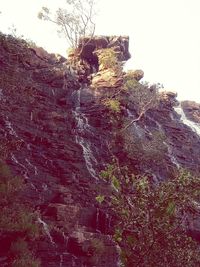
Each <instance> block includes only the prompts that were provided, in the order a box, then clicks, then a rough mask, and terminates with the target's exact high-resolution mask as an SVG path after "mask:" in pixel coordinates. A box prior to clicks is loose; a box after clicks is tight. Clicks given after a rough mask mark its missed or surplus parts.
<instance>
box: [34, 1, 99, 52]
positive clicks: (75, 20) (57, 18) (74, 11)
mask: <svg viewBox="0 0 200 267" xmlns="http://www.w3.org/2000/svg"><path fill="white" fill-rule="evenodd" d="M94 9H95V0H84V1H80V0H66V8H59V9H58V10H57V11H56V14H55V15H52V13H51V12H50V10H49V8H47V7H43V8H42V10H41V11H40V12H39V14H38V18H39V19H42V20H46V21H50V22H52V23H54V24H56V25H57V26H58V28H59V30H58V33H62V34H64V36H65V38H66V39H67V42H68V43H69V45H70V46H71V47H72V48H77V47H78V42H79V39H80V38H84V37H92V36H93V35H94V32H95V23H94V22H93V18H94V15H95V11H94Z"/></svg>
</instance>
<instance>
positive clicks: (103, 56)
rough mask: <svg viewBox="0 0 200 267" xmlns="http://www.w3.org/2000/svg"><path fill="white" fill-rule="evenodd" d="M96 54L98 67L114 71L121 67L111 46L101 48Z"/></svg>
mask: <svg viewBox="0 0 200 267" xmlns="http://www.w3.org/2000/svg"><path fill="white" fill-rule="evenodd" d="M98 54H99V56H98V59H99V66H100V67H99V68H100V69H112V70H114V71H119V70H121V69H122V67H121V64H120V62H119V60H118V58H117V54H116V52H115V51H114V49H113V48H106V49H101V50H100V53H98Z"/></svg>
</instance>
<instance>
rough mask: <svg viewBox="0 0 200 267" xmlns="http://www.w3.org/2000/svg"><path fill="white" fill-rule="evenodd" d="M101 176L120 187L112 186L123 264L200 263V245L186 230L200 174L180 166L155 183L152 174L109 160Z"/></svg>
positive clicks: (149, 266)
mask: <svg viewBox="0 0 200 267" xmlns="http://www.w3.org/2000/svg"><path fill="white" fill-rule="evenodd" d="M101 176H102V177H103V178H104V179H106V180H108V181H110V183H112V182H113V181H112V180H113V177H116V179H117V180H118V183H119V184H120V186H119V187H118V191H115V190H114V191H113V195H112V197H111V199H112V200H111V207H112V209H113V212H114V213H115V214H116V218H117V219H116V229H115V233H114V238H115V240H116V242H118V244H119V246H120V248H121V258H122V262H123V266H126V267H133V266H139V267H154V266H156V267H161V266H166V267H171V266H177V267H178V266H194V267H196V266H199V264H200V256H199V255H200V254H199V252H200V249H199V245H198V244H197V243H196V242H195V241H193V240H192V239H191V238H190V237H189V236H188V234H187V224H186V221H187V218H189V217H190V216H191V212H192V210H194V203H196V201H198V200H199V196H200V178H198V177H193V176H191V175H190V174H189V173H187V172H184V171H180V173H179V174H178V175H177V176H176V177H175V178H173V179H172V180H167V181H165V182H162V183H160V184H157V185H154V184H152V183H151V181H150V178H148V177H145V176H138V175H133V174H130V173H129V172H128V169H127V168H120V167H119V166H118V165H117V164H115V165H109V166H108V167H107V169H106V170H104V171H103V172H102V173H101Z"/></svg>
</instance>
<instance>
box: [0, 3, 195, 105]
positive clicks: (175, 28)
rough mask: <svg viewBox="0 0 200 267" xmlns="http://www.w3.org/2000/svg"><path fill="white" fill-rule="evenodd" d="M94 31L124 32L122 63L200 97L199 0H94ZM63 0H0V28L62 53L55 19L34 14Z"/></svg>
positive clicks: (154, 80) (181, 96) (190, 96)
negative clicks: (127, 39) (126, 49)
mask: <svg viewBox="0 0 200 267" xmlns="http://www.w3.org/2000/svg"><path fill="white" fill-rule="evenodd" d="M97 1H98V6H97V7H98V15H97V17H96V34H97V35H129V37H130V47H129V50H130V53H131V55H132V58H131V59H130V60H129V61H128V62H127V64H126V68H127V69H142V70H143V71H144V73H145V76H144V80H145V81H149V82H150V83H161V84H163V85H164V87H165V89H166V90H170V91H175V92H177V93H178V99H179V100H186V99H187V100H194V101H196V102H199V103H200V30H199V26H200V16H199V14H200V0H97ZM64 3H65V0H17V1H16V0H0V11H1V14H0V31H2V32H5V33H6V32H8V28H10V27H12V25H15V27H16V29H17V33H18V34H19V35H21V34H22V35H24V37H25V38H27V39H31V40H33V41H34V42H35V43H36V44H37V45H38V46H42V47H44V48H45V49H46V50H47V51H48V52H54V53H60V54H62V55H63V56H65V57H66V55H67V52H66V51H67V48H68V44H67V42H66V40H65V39H63V38H59V37H58V35H57V31H56V27H55V25H53V24H51V23H49V22H45V21H41V20H39V19H38V18H37V14H38V12H39V11H40V10H41V7H42V6H47V7H50V8H52V9H56V7H64Z"/></svg>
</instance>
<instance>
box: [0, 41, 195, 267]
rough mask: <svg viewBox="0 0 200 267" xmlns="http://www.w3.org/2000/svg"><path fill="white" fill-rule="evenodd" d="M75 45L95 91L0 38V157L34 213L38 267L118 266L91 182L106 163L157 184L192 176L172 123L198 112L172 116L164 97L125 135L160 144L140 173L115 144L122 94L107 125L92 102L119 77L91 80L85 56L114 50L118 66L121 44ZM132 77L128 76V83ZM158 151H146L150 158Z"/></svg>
mask: <svg viewBox="0 0 200 267" xmlns="http://www.w3.org/2000/svg"><path fill="white" fill-rule="evenodd" d="M83 42H84V43H86V46H85V47H84V49H83V50H82V51H81V57H82V59H84V60H85V61H87V64H88V65H87V66H88V69H87V71H88V73H87V74H88V75H91V74H92V72H94V70H92V68H91V66H92V65H96V68H97V70H96V71H97V73H93V74H94V76H93V82H94V80H95V79H96V82H95V83H96V84H97V83H98V84H99V87H100V88H99V90H95V89H94V88H91V87H90V86H89V85H88V81H89V80H88V79H86V81H87V83H86V82H85V80H84V82H83V78H84V77H85V75H86V72H84V71H83V74H80V73H79V71H80V69H77V70H75V69H74V68H72V66H71V65H70V64H69V61H68V60H66V59H64V58H63V57H59V56H55V55H49V54H47V53H46V52H45V51H44V50H42V49H33V48H29V47H28V46H27V44H26V43H23V42H20V41H18V40H15V39H13V38H12V37H5V36H0V102H1V111H0V112H1V116H0V126H1V130H0V137H1V141H0V158H1V159H4V160H5V161H6V163H7V164H8V165H9V166H10V168H11V169H12V171H13V172H14V173H15V174H16V175H20V176H22V177H23V178H24V180H25V181H26V192H25V197H26V199H27V201H28V202H31V203H33V204H34V206H35V208H37V209H39V210H40V215H41V217H40V218H38V222H39V223H40V225H41V227H42V229H43V235H42V236H41V238H40V240H39V241H38V244H37V256H38V257H39V258H40V259H41V262H42V264H41V265H42V267H46V266H48V267H49V266H51V267H57V266H62V267H67V266H75V267H83V266H85V267H92V266H93V267H94V266H95V267H108V266H109V267H117V266H120V261H119V249H118V247H117V245H116V243H115V241H114V240H113V239H112V233H113V231H114V227H113V224H114V218H113V215H112V213H110V210H109V205H108V203H103V204H101V205H99V204H98V202H97V201H96V200H95V198H96V196H97V195H98V194H99V192H103V193H104V195H105V196H107V195H109V194H110V193H111V191H112V190H113V189H112V188H111V187H110V186H109V185H108V184H107V183H106V182H105V181H103V180H102V179H100V178H99V172H100V171H101V170H102V169H103V168H104V167H105V166H106V164H107V163H109V162H111V161H112V157H113V155H114V156H115V157H117V158H118V160H119V162H120V163H124V162H126V164H127V165H128V167H130V169H133V170H137V172H143V173H148V174H149V173H151V174H152V175H153V176H154V177H156V178H155V179H157V180H163V179H165V178H168V177H169V176H170V175H172V174H173V173H174V172H176V170H177V169H178V168H180V167H183V168H187V169H188V170H190V171H192V172H197V173H198V172H199V171H200V155H199V151H200V134H199V133H198V132H197V131H195V130H194V128H193V127H192V126H191V125H190V124H188V121H187V118H183V115H182V114H183V113H182V112H183V111H185V112H186V110H187V112H190V110H192V111H191V112H192V113H194V112H197V115H198V114H199V113H198V112H199V105H198V104H195V105H194V103H193V104H191V105H186V104H184V103H182V106H183V110H182V109H181V107H178V108H179V109H177V108H176V107H174V106H177V101H176V100H175V98H176V96H175V95H174V94H173V93H169V92H168V93H165V94H164V95H163V96H162V101H160V103H159V106H158V107H157V108H156V109H151V110H148V112H147V113H146V114H145V116H144V117H143V118H142V119H141V120H140V121H139V122H138V123H137V124H132V125H131V126H130V127H129V132H128V133H129V137H130V138H132V137H134V139H136V140H138V143H142V142H143V143H145V142H148V141H149V140H152V139H153V136H156V134H162V135H164V136H165V142H163V141H160V145H161V148H162V151H163V154H162V164H161V160H160V158H159V160H154V161H152V160H151V159H149V158H147V159H146V161H145V163H144V164H143V162H142V161H141V160H140V159H139V158H138V153H136V152H134V151H135V150H132V151H126V149H125V148H124V146H123V142H124V140H122V138H121V137H119V135H118V129H120V127H122V123H124V122H130V120H132V119H133V118H134V117H136V116H137V112H136V110H135V106H134V102H131V101H132V100H130V99H129V98H128V96H127V92H124V93H123V95H122V98H123V99H122V100H123V101H122V102H123V106H122V108H121V111H120V113H119V114H118V117H119V116H120V119H119V120H117V121H114V122H113V120H111V118H112V114H111V113H109V111H108V110H107V108H106V107H105V106H104V105H103V104H102V102H101V99H102V97H104V96H105V95H106V94H107V95H109V94H111V93H112V94H113V92H115V91H114V90H113V91H112V90H110V89H111V88H114V89H116V88H119V86H121V85H122V82H123V78H122V77H121V76H119V77H118V76H116V77H115V73H113V74H112V73H110V72H109V70H101V74H99V73H98V68H99V66H98V58H97V57H96V56H95V53H93V52H94V50H95V49H103V48H109V47H114V48H115V49H116V51H117V52H119V54H120V55H121V58H120V60H122V61H124V60H127V59H128V58H129V57H130V54H129V52H128V38H127V37H112V38H109V37H98V38H97V37H95V38H94V39H92V40H89V41H88V40H87V39H86V40H83ZM84 64H85V63H84ZM82 66H84V65H82ZM103 71H104V73H103ZM81 75H83V76H81ZM98 75H99V76H98ZM134 75H136V73H135V74H134ZM142 76H143V74H142V72H140V73H139V72H137V77H136V78H137V79H136V78H135V79H136V80H139V79H140V78H141V77H142ZM80 77H82V78H80ZM98 77H99V78H98ZM110 77H112V78H110ZM113 77H115V78H116V80H113ZM109 79H111V80H109ZM120 79H121V80H120ZM109 84H112V86H108V85H109ZM106 89H107V90H106ZM111 91H112V92H111ZM110 92H111V93H110ZM186 106H187V107H186ZM188 106H189V107H188ZM188 110H189V111H188ZM187 112H186V114H187ZM187 117H188V116H187ZM188 118H189V117H188ZM194 121H195V120H194ZM196 122H197V121H196ZM135 147H136V146H135ZM159 147H160V146H159ZM159 151H160V150H158V151H155V150H154V152H155V156H156V155H157V154H158V153H157V152H159ZM128 152H131V153H128ZM142 156H143V155H141V159H142ZM155 158H156V157H155ZM163 166H165V168H163ZM198 234H199V232H198V233H197V235H198ZM2 236H3V235H1V233H0V239H1V241H2V240H3V237H2ZM2 242H3V241H2ZM2 242H1V244H2V246H3V243H2ZM0 260H1V261H0V263H2V265H1V266H8V264H7V254H6V252H5V251H4V252H2V253H1V251H0Z"/></svg>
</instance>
